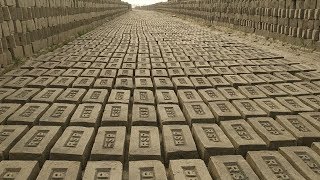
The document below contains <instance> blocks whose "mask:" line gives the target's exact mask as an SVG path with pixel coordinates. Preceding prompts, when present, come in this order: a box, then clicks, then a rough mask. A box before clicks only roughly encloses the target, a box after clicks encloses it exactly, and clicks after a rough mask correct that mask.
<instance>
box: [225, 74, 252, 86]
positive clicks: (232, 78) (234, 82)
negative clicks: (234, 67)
mask: <svg viewBox="0 0 320 180" xmlns="http://www.w3.org/2000/svg"><path fill="white" fill-rule="evenodd" d="M223 77H224V78H225V79H226V80H227V81H228V82H229V83H230V84H231V86H233V87H237V86H241V85H247V84H248V82H247V81H246V80H244V79H243V78H242V77H241V76H239V75H225V76H223Z"/></svg>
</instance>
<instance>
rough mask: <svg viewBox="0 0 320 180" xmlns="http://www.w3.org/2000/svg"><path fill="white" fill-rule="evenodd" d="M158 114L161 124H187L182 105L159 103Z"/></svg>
mask: <svg viewBox="0 0 320 180" xmlns="http://www.w3.org/2000/svg"><path fill="white" fill-rule="evenodd" d="M157 114H158V118H159V122H160V124H161V125H162V126H163V125H170V124H187V121H186V118H185V117H184V115H183V113H182V111H181V109H180V107H179V106H178V105H176V104H159V105H158V106H157Z"/></svg>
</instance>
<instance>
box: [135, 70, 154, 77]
mask: <svg viewBox="0 0 320 180" xmlns="http://www.w3.org/2000/svg"><path fill="white" fill-rule="evenodd" d="M134 74H135V77H150V76H151V72H150V70H148V69H136V70H135V73H134Z"/></svg>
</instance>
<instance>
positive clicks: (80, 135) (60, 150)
mask: <svg viewBox="0 0 320 180" xmlns="http://www.w3.org/2000/svg"><path fill="white" fill-rule="evenodd" d="M93 140H94V129H93V128H88V127H79V126H69V127H67V128H66V130H65V131H64V132H63V134H62V135H61V137H60V138H59V140H58V141H57V142H56V144H55V145H54V146H53V148H52V149H51V151H50V159H51V160H68V161H80V162H81V165H82V167H85V164H86V161H87V159H88V158H89V153H90V147H91V146H92V144H93ZM44 166H45V165H44Z"/></svg>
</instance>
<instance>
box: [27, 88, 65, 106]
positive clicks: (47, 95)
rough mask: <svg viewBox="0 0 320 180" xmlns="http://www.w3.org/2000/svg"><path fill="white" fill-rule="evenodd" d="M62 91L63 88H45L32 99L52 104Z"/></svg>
mask: <svg viewBox="0 0 320 180" xmlns="http://www.w3.org/2000/svg"><path fill="white" fill-rule="evenodd" d="M62 92H63V89H62V88H45V89H43V90H42V91H40V92H39V93H38V94H37V95H36V96H34V97H33V98H32V100H31V101H32V102H38V103H49V104H52V103H54V102H55V101H56V99H57V98H58V96H59V95H60V94H61V93H62Z"/></svg>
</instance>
